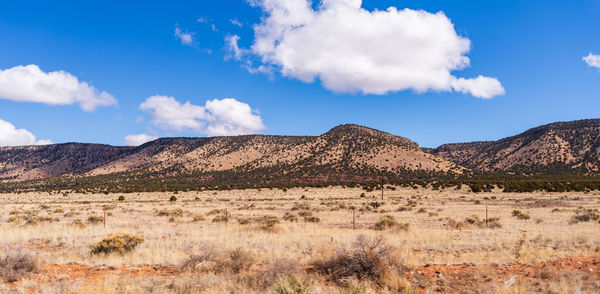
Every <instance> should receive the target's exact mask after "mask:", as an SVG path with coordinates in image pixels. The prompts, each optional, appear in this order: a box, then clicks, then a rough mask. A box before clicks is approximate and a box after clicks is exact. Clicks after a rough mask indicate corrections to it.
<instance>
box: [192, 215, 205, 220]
mask: <svg viewBox="0 0 600 294" xmlns="http://www.w3.org/2000/svg"><path fill="white" fill-rule="evenodd" d="M205 219H206V217H205V216H204V214H202V213H198V214H196V215H194V217H193V218H192V221H194V222H199V221H203V220H205Z"/></svg>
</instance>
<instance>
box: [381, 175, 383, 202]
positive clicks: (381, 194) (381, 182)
mask: <svg viewBox="0 0 600 294" xmlns="http://www.w3.org/2000/svg"><path fill="white" fill-rule="evenodd" d="M381 200H383V178H381Z"/></svg>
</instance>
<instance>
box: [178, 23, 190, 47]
mask: <svg viewBox="0 0 600 294" xmlns="http://www.w3.org/2000/svg"><path fill="white" fill-rule="evenodd" d="M175 38H176V39H178V40H179V41H180V42H181V44H183V45H192V42H193V41H194V36H193V35H192V34H191V33H184V32H183V31H182V30H181V29H179V28H178V27H175Z"/></svg>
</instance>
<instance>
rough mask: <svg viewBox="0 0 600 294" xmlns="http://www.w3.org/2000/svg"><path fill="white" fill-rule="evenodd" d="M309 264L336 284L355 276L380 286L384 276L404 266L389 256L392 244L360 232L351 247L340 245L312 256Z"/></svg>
mask: <svg viewBox="0 0 600 294" xmlns="http://www.w3.org/2000/svg"><path fill="white" fill-rule="evenodd" d="M310 265H311V266H312V269H311V271H314V272H316V273H318V274H321V275H323V276H324V277H326V278H327V279H328V280H330V281H332V282H334V283H337V284H345V283H346V282H347V281H348V280H349V279H351V278H356V279H358V280H366V281H370V282H371V281H372V282H374V283H376V284H378V285H379V286H384V284H385V283H386V280H389V279H387V278H388V277H392V276H397V274H398V272H399V271H402V270H404V269H405V268H404V266H403V265H401V264H399V263H398V259H397V258H396V257H395V256H393V248H391V247H389V246H386V245H385V244H384V241H383V239H381V238H377V239H373V240H368V239H367V238H366V237H364V236H362V235H361V236H359V237H358V238H357V239H356V241H355V242H354V243H353V244H352V248H351V249H347V248H340V249H338V250H336V251H335V253H334V254H332V255H331V256H329V257H326V258H321V259H318V260H315V261H313V262H311V263H310Z"/></svg>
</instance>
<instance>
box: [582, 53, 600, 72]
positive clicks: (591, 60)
mask: <svg viewBox="0 0 600 294" xmlns="http://www.w3.org/2000/svg"><path fill="white" fill-rule="evenodd" d="M583 61H585V63H587V64H588V65H589V66H591V67H595V68H600V55H594V54H592V53H590V54H589V55H588V56H585V57H583Z"/></svg>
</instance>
